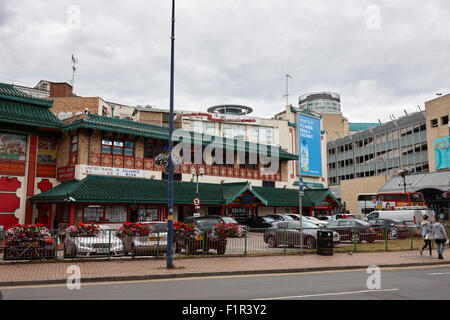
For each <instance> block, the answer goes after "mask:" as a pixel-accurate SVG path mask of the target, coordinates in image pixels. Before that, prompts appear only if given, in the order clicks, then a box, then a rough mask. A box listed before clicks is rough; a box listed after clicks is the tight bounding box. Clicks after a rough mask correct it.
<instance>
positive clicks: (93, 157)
mask: <svg viewBox="0 0 450 320" xmlns="http://www.w3.org/2000/svg"><path fill="white" fill-rule="evenodd" d="M89 164H90V165H91V166H98V165H100V154H98V153H92V152H91V154H90V155H89Z"/></svg>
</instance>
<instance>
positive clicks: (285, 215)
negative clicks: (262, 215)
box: [267, 213, 295, 221]
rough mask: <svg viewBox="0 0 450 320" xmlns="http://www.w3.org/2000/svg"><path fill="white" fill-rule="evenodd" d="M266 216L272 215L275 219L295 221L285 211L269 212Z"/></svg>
mask: <svg viewBox="0 0 450 320" xmlns="http://www.w3.org/2000/svg"><path fill="white" fill-rule="evenodd" d="M267 217H272V218H274V219H275V220H278V221H295V220H294V218H292V217H290V216H289V214H287V213H284V214H281V213H276V214H269V215H267Z"/></svg>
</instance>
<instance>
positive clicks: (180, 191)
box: [30, 176, 340, 207]
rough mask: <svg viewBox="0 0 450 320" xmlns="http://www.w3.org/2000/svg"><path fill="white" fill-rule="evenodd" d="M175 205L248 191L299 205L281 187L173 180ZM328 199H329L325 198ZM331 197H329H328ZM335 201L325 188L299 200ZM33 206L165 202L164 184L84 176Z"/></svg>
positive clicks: (225, 200) (294, 194) (268, 200)
mask: <svg viewBox="0 0 450 320" xmlns="http://www.w3.org/2000/svg"><path fill="white" fill-rule="evenodd" d="M173 188H174V204H187V205H191V204H192V201H193V199H194V198H195V197H199V198H200V200H201V205H228V204H230V203H231V202H233V200H235V199H236V198H238V197H240V196H241V195H242V194H243V193H245V192H247V191H248V192H249V193H251V194H253V195H254V196H255V198H256V199H257V200H259V201H260V202H261V203H263V204H264V205H266V206H286V207H297V206H298V190H296V189H284V188H283V189H282V188H265V187H253V186H251V185H249V184H248V183H247V182H239V183H223V184H214V183H199V184H198V194H197V193H196V183H194V182H181V181H174V182H173ZM327 197H328V198H327ZM330 197H331V198H330ZM329 200H331V201H335V202H336V203H335V205H340V203H339V201H337V200H336V199H335V198H334V197H333V195H332V194H331V193H330V192H329V190H328V189H310V190H306V191H305V195H304V197H303V199H302V204H303V206H304V207H314V206H317V205H319V204H320V202H323V201H329ZM30 201H31V202H32V203H62V202H70V201H75V203H131V204H134V203H167V181H166V180H151V179H136V178H121V177H107V176H87V177H86V178H84V179H83V180H79V181H78V180H72V181H67V182H63V183H61V184H60V185H58V186H56V187H54V188H52V189H50V190H48V191H46V192H44V193H40V194H38V195H35V196H33V197H30Z"/></svg>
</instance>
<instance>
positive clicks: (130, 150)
mask: <svg viewBox="0 0 450 320" xmlns="http://www.w3.org/2000/svg"><path fill="white" fill-rule="evenodd" d="M123 155H124V156H128V157H132V156H134V142H133V141H125V148H124V149H123Z"/></svg>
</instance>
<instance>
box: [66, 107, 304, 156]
mask: <svg viewBox="0 0 450 320" xmlns="http://www.w3.org/2000/svg"><path fill="white" fill-rule="evenodd" d="M79 128H87V129H96V130H103V131H111V132H118V133H122V134H131V135H136V136H141V137H147V138H154V139H162V140H169V128H167V127H163V126H157V125H152V124H147V123H142V122H136V121H129V120H122V119H117V118H111V117H105V116H100V115H97V114H91V113H89V114H87V115H86V116H83V117H82V118H80V119H78V120H75V121H73V122H70V123H68V124H67V125H66V126H65V128H64V131H70V130H76V129H79ZM182 131H183V132H184V133H186V134H188V135H189V136H190V137H191V139H192V141H193V142H194V138H195V137H196V136H197V135H198V136H199V137H202V143H203V145H208V144H209V143H210V142H213V141H215V140H216V139H217V137H215V136H210V135H206V134H201V133H194V132H192V131H186V130H182ZM220 138H222V137H220ZM180 141H181V139H180ZM230 142H231V143H232V145H231V144H230ZM223 146H224V148H226V147H230V148H234V149H235V150H238V151H244V152H250V153H257V152H258V151H259V150H262V149H263V148H265V150H267V151H266V152H267V155H269V156H270V151H271V150H270V149H271V148H270V146H268V145H263V144H258V143H252V142H248V141H240V140H235V139H223ZM278 154H279V158H281V159H287V160H297V159H298V156H296V155H294V154H291V153H289V152H287V151H284V150H282V149H281V148H280V147H278Z"/></svg>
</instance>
